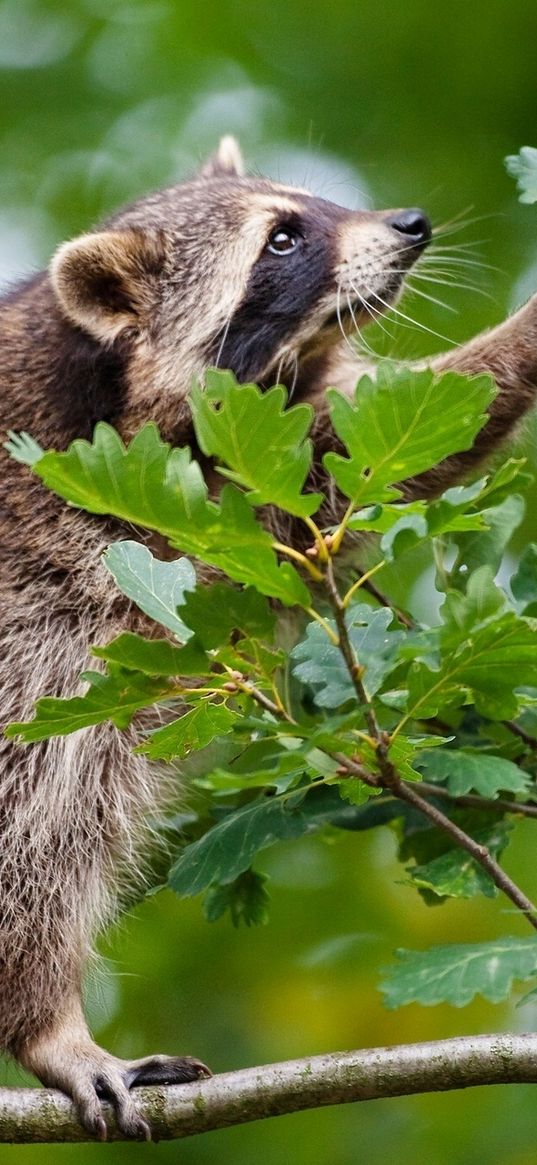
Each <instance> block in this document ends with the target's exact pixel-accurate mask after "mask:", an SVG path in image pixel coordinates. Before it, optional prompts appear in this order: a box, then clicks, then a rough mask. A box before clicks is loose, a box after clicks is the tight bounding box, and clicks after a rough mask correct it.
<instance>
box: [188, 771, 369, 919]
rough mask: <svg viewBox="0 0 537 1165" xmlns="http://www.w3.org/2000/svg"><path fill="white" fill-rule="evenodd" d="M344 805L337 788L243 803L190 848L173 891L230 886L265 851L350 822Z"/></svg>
mask: <svg viewBox="0 0 537 1165" xmlns="http://www.w3.org/2000/svg"><path fill="white" fill-rule="evenodd" d="M359 812H360V810H359V809H356V810H354V809H353V808H352V807H351V806H350V805H343V804H342V802H341V798H340V796H339V793H338V792H337V790H335V789H327V788H320V789H311V791H310V792H309V793H308V791H307V790H306V791H304V790H303V789H296V790H294V791H293V792H291V793H288V794H286V795H284V796H281V797H274V796H270V797H266V796H265V797H262V798H261V799H258V800H256V801H252V802H250V803H249V804H248V805H243V806H242V807H241V808H239V809H235V810H234V811H232V812H229V813H226V815H225V816H224V817H223V818H222V819H221V820H219V821H218V822H217V824H216V825H213V827H212V829H209V830H208V832H207V833H205V834H204V835H203V837H200V838H199V840H198V841H195V842H192V844H191V845H189V846H186V848H185V849H184V850H183V852H182V854H181V855H180V857H179V859H178V861H177V862H176V863H175V865H174V867H173V869H172V870H171V872H170V876H169V885H170V886H171V888H172V890H175V891H176V892H177V893H178V894H181V895H183V896H185V897H189V896H191V895H194V894H198V893H199V892H200V891H201V890H206V889H207V887H208V886H210V885H211V884H212V883H213V882H218V883H221V884H224V885H227V883H228V882H232V881H233V880H234V879H235V878H237V877H238V876H239V874H242V873H243V872H244V870H247V869H249V867H250V866H251V864H252V861H253V859H254V857H255V855H256V853H258V852H259V851H260V850H262V849H265V848H266V846H269V845H272V844H273V843H274V842H276V841H290V840H291V839H293V838H297V837H302V836H303V835H304V834H305V833H309V832H311V831H312V830H314V829H318V828H320V827H321V826H324V825H326V824H328V823H330V822H331V821H332V820H335V821H336V822H337V824H340V823H341V821H350V820H352V819H353V818H354V814H355V813H359Z"/></svg>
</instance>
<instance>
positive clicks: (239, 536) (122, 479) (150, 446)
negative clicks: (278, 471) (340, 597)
mask: <svg viewBox="0 0 537 1165" xmlns="http://www.w3.org/2000/svg"><path fill="white" fill-rule="evenodd" d="M32 468H33V470H34V472H35V473H37V474H38V476H39V477H41V479H42V480H43V481H44V482H45V484H46V485H47V486H48V487H49V488H50V489H53V490H54V491H55V492H56V493H57V494H59V495H60V497H63V498H65V500H66V501H68V502H70V503H71V504H72V505H76V506H80V507H81V508H82V509H85V510H88V511H89V512H90V513H94V514H112V515H114V516H115V517H117V518H121V519H123V520H124V521H127V522H133V523H134V524H135V525H138V526H143V527H146V528H147V529H149V530H157V531H158V532H159V533H161V534H163V535H164V536H165V537H166V538H167V539H168V541H169V542H170V544H171V546H173V547H175V548H177V549H178V550H183V551H184V552H185V553H187V554H192V555H194V556H195V557H196V558H200V559H201V560H202V561H203V562H207V563H209V564H210V565H212V566H216V567H218V568H219V569H220V570H223V571H224V572H225V573H226V574H227V575H229V577H230V578H232V579H233V580H234V581H235V582H240V583H246V584H252V585H253V586H255V587H257V589H258V590H259V591H261V593H262V594H265V595H270V596H271V597H272V598H276V599H280V600H281V602H283V603H286V604H288V605H293V604H295V603H297V604H299V605H301V606H306V607H308V606H309V605H310V604H311V596H310V594H309V591H308V589H307V587H306V586H305V584H304V582H303V581H302V579H301V578H300V575H299V574H298V573H297V571H296V570H295V568H294V567H293V566H292V565H291V564H290V563H287V562H285V563H282V564H281V565H280V564H279V563H278V559H277V557H276V554H275V552H274V550H273V549H272V539H271V536H270V534H269V533H268V532H267V531H266V530H265V529H264V528H263V527H262V526H261V525H260V524H259V523H258V522H256V520H255V517H254V515H253V512H252V507H251V506H250V505H249V503H248V501H247V499H246V497H245V495H244V494H243V493H241V492H240V491H239V490H237V489H236V488H235V487H234V486H232V485H227V486H225V487H224V489H223V490H222V493H221V495H220V504H217V503H216V502H212V501H209V499H208V495H207V486H206V484H205V481H204V479H203V475H202V472H201V469H200V467H199V465H198V464H197V462H196V461H192V459H191V453H190V450H189V449H170V447H169V445H167V444H166V443H165V442H164V441H162V440H161V438H160V436H159V433H158V429H157V428H156V426H155V425H154V424H153V423H152V422H149V423H148V424H146V425H144V426H143V428H142V429H140V431H139V432H138V433H137V434H136V436H135V437H133V439H132V441H131V442H130V444H129V445H128V446H125V445H124V444H123V442H122V440H121V438H120V437H119V436H118V434H117V433H116V432H115V430H114V429H112V428H111V426H110V425H107V424H105V423H104V422H100V423H99V424H98V425H97V426H96V428H95V433H94V438H93V443H91V444H90V443H89V442H88V441H82V440H77V441H73V443H72V444H71V445H70V447H69V449H68V450H67V452H66V453H54V452H48V453H45V454H44V455H43V456H42V457H41V458H40V459H39V460H36V461H35V462H34V464H33V466H32Z"/></svg>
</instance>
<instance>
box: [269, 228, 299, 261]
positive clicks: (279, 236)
mask: <svg viewBox="0 0 537 1165" xmlns="http://www.w3.org/2000/svg"><path fill="white" fill-rule="evenodd" d="M299 241H300V235H299V234H298V231H296V230H293V228H292V227H283V226H281V227H275V228H274V230H273V231H271V232H270V235H269V239H268V243H267V245H266V248H265V250H267V251H270V253H271V255H290V254H291V253H292V252H293V251H295V250H296V248H297V247H298V244H299Z"/></svg>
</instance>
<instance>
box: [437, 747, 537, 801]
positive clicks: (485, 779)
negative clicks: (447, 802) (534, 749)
mask: <svg viewBox="0 0 537 1165" xmlns="http://www.w3.org/2000/svg"><path fill="white" fill-rule="evenodd" d="M416 763H417V766H418V768H419V769H420V770H421V772H422V774H423V776H424V777H425V778H426V780H428V781H441V782H442V783H444V782H445V784H446V788H447V789H449V792H450V793H452V794H453V796H454V797H462V796H464V794H465V793H470V792H475V793H479V795H480V796H481V797H487V798H494V797H498V796H499V794H500V793H502V792H503V793H526V792H527V791H528V788H529V787H530V785H531V777H530V775H529V773H525V772H524V770H523V769H521V768H520V767H519V766H518V765H515V764H513V762H512V761H510V760H505V759H504V758H503V757H500V756H491V755H490V754H489V753H488V752H485V750H484V749H481V750H480V751H477V750H476V751H475V752H470V751H462V750H461V749H451V748H450V749H446V750H444V749H442V750H437V749H435V750H434V752H429V751H428V750H427V751H425V752H422V753H421V755H420V757H419V759H418V760H417V762H416Z"/></svg>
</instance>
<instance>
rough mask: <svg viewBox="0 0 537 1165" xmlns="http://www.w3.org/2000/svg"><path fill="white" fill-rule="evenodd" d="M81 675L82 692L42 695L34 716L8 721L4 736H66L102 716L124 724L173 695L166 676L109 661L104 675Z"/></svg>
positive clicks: (34, 738) (100, 720)
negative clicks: (84, 688) (68, 695)
mask: <svg viewBox="0 0 537 1165" xmlns="http://www.w3.org/2000/svg"><path fill="white" fill-rule="evenodd" d="M81 679H82V680H85V681H86V682H87V683H88V685H89V687H88V690H87V692H85V693H84V695H83V696H72V697H71V698H70V699H61V698H59V697H58V698H57V697H55V696H43V697H42V698H41V699H40V700H38V701H37V703H36V705H35V715H34V718H33V719H32V720H28V721H26V722H23V723H18V724H9V725H8V727H7V728H6V729H5V734H6V736H20V738H21V740H23V741H24V742H25V743H26V744H29V743H30V742H35V741H37V740H47V739H48V737H50V736H66V735H68V733H70V732H78V730H79V729H80V728H88V727H89V726H90V725H92V724H102V723H103V722H104V721H105V720H111V721H112V723H113V724H115V725H116V727H117V728H127V727H128V725H129V724H130V722H131V720H132V718H133V716H134V714H135V712H137V711H139V709H140V708H146V707H148V706H149V705H151V704H154V703H155V702H157V701H159V700H165V699H170V697H172V696H173V695H176V692H175V690H174V689H173V688H172V687H170V681H169V680H168V681H166V682H165V680H164V679H163V678H157V677H153V676H149V675H143V674H142V673H141V672H133V671H126V670H125V669H124V668H122V667H118V666H117V665H115V664H111V665H110V671H109V673H108V674H107V675H103V674H102V673H101V672H92V671H88V672H83V674H82V676H81Z"/></svg>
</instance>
